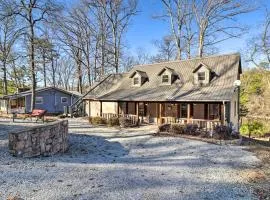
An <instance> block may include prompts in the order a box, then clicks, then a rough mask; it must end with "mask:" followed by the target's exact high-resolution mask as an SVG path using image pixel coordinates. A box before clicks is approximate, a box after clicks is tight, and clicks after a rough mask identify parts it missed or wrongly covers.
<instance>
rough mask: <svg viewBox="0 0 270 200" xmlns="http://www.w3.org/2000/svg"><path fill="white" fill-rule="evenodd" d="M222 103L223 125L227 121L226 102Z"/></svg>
mask: <svg viewBox="0 0 270 200" xmlns="http://www.w3.org/2000/svg"><path fill="white" fill-rule="evenodd" d="M222 103H223V110H224V113H223V115H224V116H223V120H224V125H227V124H226V121H227V117H226V104H225V101H223V102H222Z"/></svg>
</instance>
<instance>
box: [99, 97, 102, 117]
mask: <svg viewBox="0 0 270 200" xmlns="http://www.w3.org/2000/svg"><path fill="white" fill-rule="evenodd" d="M99 111H100V117H102V101H100V110H99Z"/></svg>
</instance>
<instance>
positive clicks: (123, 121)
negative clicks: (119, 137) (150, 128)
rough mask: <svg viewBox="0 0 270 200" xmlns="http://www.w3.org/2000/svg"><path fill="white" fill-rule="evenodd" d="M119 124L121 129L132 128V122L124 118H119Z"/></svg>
mask: <svg viewBox="0 0 270 200" xmlns="http://www.w3.org/2000/svg"><path fill="white" fill-rule="evenodd" d="M119 124H120V126H121V127H123V128H125V127H131V126H133V123H132V120H131V119H129V118H126V117H120V118H119Z"/></svg>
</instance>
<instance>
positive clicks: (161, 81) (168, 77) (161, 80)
mask: <svg viewBox="0 0 270 200" xmlns="http://www.w3.org/2000/svg"><path fill="white" fill-rule="evenodd" d="M164 76H167V77H168V79H167V80H168V81H167V82H165V81H163V77H164ZM161 82H162V83H163V84H168V83H170V76H169V75H168V74H164V75H162V76H161Z"/></svg>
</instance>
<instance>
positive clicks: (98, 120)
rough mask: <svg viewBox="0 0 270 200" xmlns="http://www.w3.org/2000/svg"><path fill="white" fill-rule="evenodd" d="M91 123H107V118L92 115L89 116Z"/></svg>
mask: <svg viewBox="0 0 270 200" xmlns="http://www.w3.org/2000/svg"><path fill="white" fill-rule="evenodd" d="M89 121H90V123H91V124H94V125H99V124H106V123H107V120H106V119H105V118H103V117H91V118H89Z"/></svg>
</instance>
